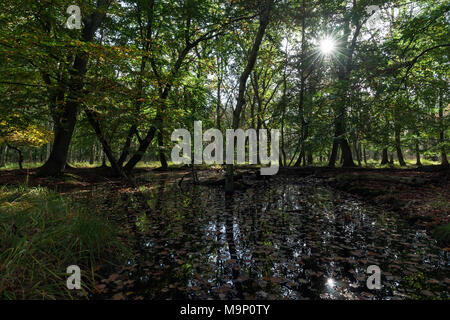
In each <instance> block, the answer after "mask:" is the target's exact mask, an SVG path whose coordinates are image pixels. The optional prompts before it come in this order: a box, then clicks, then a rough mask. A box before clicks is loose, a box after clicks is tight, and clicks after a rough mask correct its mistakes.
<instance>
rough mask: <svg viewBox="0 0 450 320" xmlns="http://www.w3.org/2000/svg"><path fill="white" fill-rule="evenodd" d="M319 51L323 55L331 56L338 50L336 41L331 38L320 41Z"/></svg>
mask: <svg viewBox="0 0 450 320" xmlns="http://www.w3.org/2000/svg"><path fill="white" fill-rule="evenodd" d="M319 50H320V52H321V53H322V54H323V55H326V56H328V55H330V54H332V53H333V52H334V51H335V50H336V41H335V40H334V39H333V38H331V37H325V38H323V39H322V40H320V45H319Z"/></svg>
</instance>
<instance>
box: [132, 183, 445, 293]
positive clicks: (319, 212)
mask: <svg viewBox="0 0 450 320" xmlns="http://www.w3.org/2000/svg"><path fill="white" fill-rule="evenodd" d="M140 196H141V198H142V201H141V202H142V203H145V208H144V207H143V208H141V210H136V212H137V213H136V214H137V216H136V217H134V218H133V219H134V223H135V224H136V226H137V228H136V235H137V238H138V243H137V254H136V259H135V260H134V261H132V262H130V264H133V265H135V268H133V269H132V271H130V272H129V274H128V276H130V277H131V278H134V279H135V280H136V282H135V283H134V287H133V288H132V289H133V292H136V294H137V295H140V296H143V297H145V298H149V299H152V298H155V299H186V298H188V299H207V298H213V299H236V298H237V299H283V298H287V299H305V298H308V299H372V298H383V299H398V298H402V299H403V298H415V297H437V296H439V295H441V297H446V295H447V294H448V293H447V292H448V279H446V278H445V277H446V275H447V274H448V263H449V259H448V253H447V252H445V251H443V250H440V249H439V248H437V247H436V246H435V244H434V242H433V241H432V240H431V239H429V238H428V237H427V236H426V234H425V233H424V232H423V231H421V230H414V229H412V228H411V227H410V226H408V225H407V224H405V223H404V222H403V221H399V220H397V219H396V218H395V217H394V216H393V215H392V214H389V213H384V212H380V211H376V210H374V209H372V208H368V207H367V205H364V206H363V205H362V204H361V203H360V202H358V201H356V200H354V199H351V198H348V197H344V196H342V195H340V194H339V193H336V192H335V191H332V190H331V189H329V188H327V187H325V186H323V185H322V184H321V183H320V182H318V181H316V180H308V181H306V180H305V179H303V180H299V179H297V181H296V180H294V179H287V178H276V179H272V180H271V182H270V183H269V184H262V183H261V184H254V185H253V187H252V188H250V189H247V190H246V191H244V192H238V193H236V194H235V195H234V196H233V197H227V198H226V197H225V194H224V192H223V190H221V189H219V188H217V189H215V188H210V187H201V186H189V185H187V186H186V185H185V186H183V189H180V188H179V186H178V185H177V184H168V183H167V181H166V179H165V178H164V176H163V177H162V178H161V179H160V180H159V181H158V182H157V184H156V187H154V188H151V189H148V190H144V189H143V190H142V193H141V195H140ZM372 264H373V265H378V266H379V267H380V268H381V270H382V286H383V287H382V289H381V290H369V289H367V287H366V279H367V277H368V275H367V274H366V269H367V267H368V266H369V265H372ZM430 279H431V280H430Z"/></svg>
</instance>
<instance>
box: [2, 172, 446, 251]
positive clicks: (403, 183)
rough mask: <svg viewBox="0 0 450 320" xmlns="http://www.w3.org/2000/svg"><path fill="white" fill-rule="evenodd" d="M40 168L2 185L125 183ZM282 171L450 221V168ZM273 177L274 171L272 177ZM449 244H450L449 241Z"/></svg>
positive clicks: (424, 222) (419, 216)
mask: <svg viewBox="0 0 450 320" xmlns="http://www.w3.org/2000/svg"><path fill="white" fill-rule="evenodd" d="M35 172H36V169H25V170H18V169H15V170H3V171H0V186H1V185H8V184H9V185H11V184H17V185H19V184H25V185H28V186H30V187H33V186H44V187H48V188H50V189H52V190H55V191H58V192H60V193H63V194H64V193H71V191H76V190H83V189H84V190H90V189H91V188H92V187H95V186H109V187H111V188H113V187H114V188H121V187H123V186H124V183H123V181H122V180H120V179H118V178H117V177H114V176H111V174H110V172H109V169H108V168H101V167H96V168H71V169H69V170H67V172H66V173H65V174H64V176H63V177H62V178H42V177H36V176H35ZM167 172H169V173H170V176H171V177H172V178H173V179H183V180H184V181H190V180H191V178H192V177H191V175H190V173H191V170H190V169H186V168H173V169H169V170H168V171H160V170H158V169H155V168H153V167H149V168H139V169H135V171H134V172H133V174H134V175H135V176H137V177H139V176H143V175H145V174H151V175H154V176H155V177H157V176H160V175H167ZM198 172H199V174H200V175H203V176H204V177H207V178H206V181H215V180H218V179H219V178H220V176H221V173H223V172H222V171H221V170H217V169H206V170H199V171H198ZM237 172H238V173H240V174H241V175H242V174H243V173H244V175H245V174H246V173H247V174H252V175H255V174H256V171H255V169H250V170H246V169H245V167H244V168H243V169H238V170H237ZM278 176H290V177H299V178H302V177H315V178H319V179H326V180H327V181H328V182H329V184H330V185H332V186H333V187H335V188H337V189H340V190H342V191H344V192H346V193H349V194H352V195H355V196H356V197H357V198H359V199H361V200H363V201H367V202H369V203H370V204H372V205H376V206H380V207H382V208H384V209H387V210H390V211H392V212H396V213H397V214H399V215H401V216H402V217H403V218H406V219H408V220H409V221H410V222H411V223H412V224H416V225H417V226H419V227H425V228H426V229H427V230H429V231H432V230H433V229H434V228H435V227H436V226H437V225H440V224H446V223H449V222H450V200H449V199H450V184H449V183H450V168H442V167H440V166H425V167H421V168H413V169H393V168H384V169H373V168H327V167H306V168H284V169H281V170H280V172H279V173H278ZM186 177H187V178H186ZM267 179H270V176H269V177H268V178H267ZM178 181H179V180H178ZM447 244H448V243H447Z"/></svg>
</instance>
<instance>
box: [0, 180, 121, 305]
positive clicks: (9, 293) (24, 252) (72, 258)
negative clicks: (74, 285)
mask: <svg viewBox="0 0 450 320" xmlns="http://www.w3.org/2000/svg"><path fill="white" fill-rule="evenodd" d="M0 234H1V238H0V275H1V277H0V299H78V298H83V297H86V295H87V294H88V293H89V292H91V291H92V288H93V286H94V283H95V272H94V268H95V266H96V265H97V264H103V263H105V262H110V263H111V262H114V261H119V259H121V256H122V253H125V252H126V251H127V250H126V247H125V246H124V245H123V244H122V243H120V242H119V240H118V231H117V228H116V227H115V226H114V225H113V224H112V223H111V222H109V221H108V220H107V219H106V217H104V216H101V214H100V213H98V212H94V211H92V210H88V209H86V208H83V207H81V206H80V205H76V204H75V203H73V202H72V201H71V200H70V199H68V198H64V197H61V196H60V195H59V194H57V193H55V192H52V191H49V190H47V189H45V188H41V187H38V188H28V187H25V186H18V187H6V186H4V187H1V188H0ZM70 265H78V266H79V267H80V268H81V272H82V279H81V281H82V290H68V289H67V287H66V281H67V278H68V276H69V275H68V274H66V269H67V267H68V266H70Z"/></svg>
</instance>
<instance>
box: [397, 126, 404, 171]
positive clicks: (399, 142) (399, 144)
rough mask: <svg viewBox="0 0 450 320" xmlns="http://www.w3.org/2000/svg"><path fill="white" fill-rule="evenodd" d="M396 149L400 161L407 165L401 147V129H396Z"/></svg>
mask: <svg viewBox="0 0 450 320" xmlns="http://www.w3.org/2000/svg"><path fill="white" fill-rule="evenodd" d="M395 150H396V151H397V158H398V162H399V163H400V165H401V166H402V167H405V166H406V163H405V160H404V158H403V154H402V149H401V141H400V129H399V128H398V129H396V130H395Z"/></svg>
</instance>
